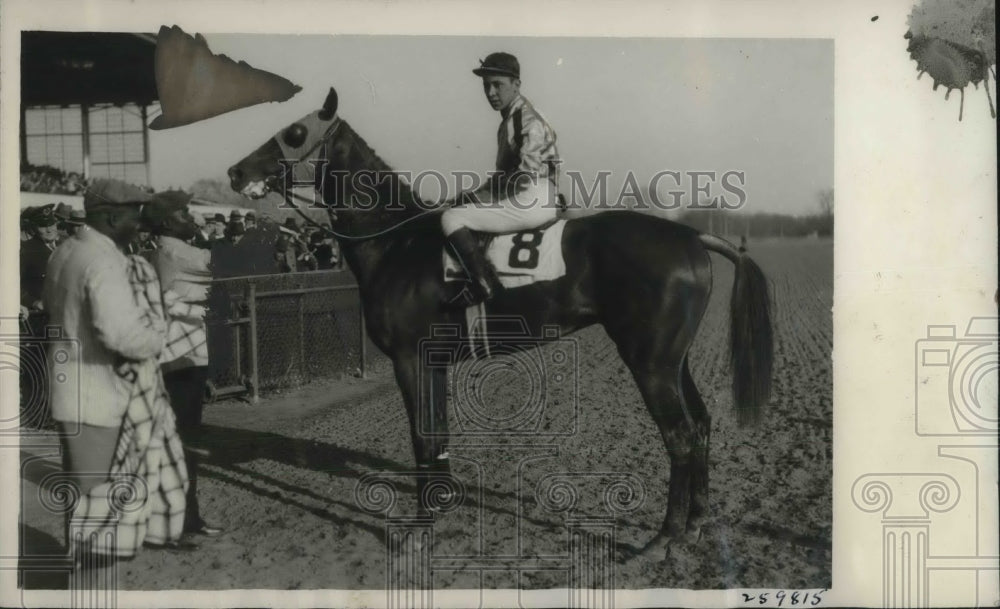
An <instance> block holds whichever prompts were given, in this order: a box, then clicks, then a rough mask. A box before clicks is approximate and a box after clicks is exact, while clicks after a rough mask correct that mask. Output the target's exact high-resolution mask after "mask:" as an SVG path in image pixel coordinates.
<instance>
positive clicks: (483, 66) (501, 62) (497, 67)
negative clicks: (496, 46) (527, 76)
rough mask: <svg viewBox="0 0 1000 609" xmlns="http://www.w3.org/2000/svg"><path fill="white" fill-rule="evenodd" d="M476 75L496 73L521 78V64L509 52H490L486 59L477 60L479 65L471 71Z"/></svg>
mask: <svg viewBox="0 0 1000 609" xmlns="http://www.w3.org/2000/svg"><path fill="white" fill-rule="evenodd" d="M472 73H473V74H475V75H476V76H489V75H491V74H498V75H500V76H513V77H514V78H521V64H520V63H518V61H517V57H514V56H513V55H511V54H510V53H504V52H499V53H490V54H489V55H487V56H486V59H480V60H479V67H478V68H476V69H475V70H473V71H472Z"/></svg>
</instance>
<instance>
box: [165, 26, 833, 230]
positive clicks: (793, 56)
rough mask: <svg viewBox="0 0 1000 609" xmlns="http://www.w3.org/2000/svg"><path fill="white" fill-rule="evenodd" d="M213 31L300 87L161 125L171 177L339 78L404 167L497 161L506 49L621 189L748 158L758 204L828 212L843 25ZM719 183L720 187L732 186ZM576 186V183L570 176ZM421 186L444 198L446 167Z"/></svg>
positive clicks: (581, 158) (564, 129) (222, 159)
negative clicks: (597, 33)
mask: <svg viewBox="0 0 1000 609" xmlns="http://www.w3.org/2000/svg"><path fill="white" fill-rule="evenodd" d="M205 37H206V40H207V41H208V45H209V48H210V49H211V50H212V51H213V52H215V53H221V54H225V55H228V56H229V57H231V58H233V59H234V60H243V61H246V62H247V63H249V64H250V65H252V66H254V67H256V68H260V69H263V70H268V71H271V72H274V73H276V74H279V75H281V76H283V77H285V78H288V79H289V80H291V81H292V82H293V83H295V84H297V85H299V86H301V87H302V91H301V92H299V93H298V94H297V95H295V96H294V97H293V98H291V99H290V100H288V101H286V102H283V103H265V104H261V105H258V106H254V107H250V108H244V109H240V110H236V111H233V112H230V113H227V114H224V115H221V116H218V117H214V118H211V119H207V120H204V121H200V122H198V123H194V124H192V125H187V126H184V127H178V128H173V129H167V130H163V131H150V150H151V166H152V168H151V178H152V186H153V187H154V188H157V189H161V188H167V187H187V186H189V185H190V184H192V183H194V182H195V181H197V180H198V179H203V178H210V179H220V180H226V170H227V169H228V167H229V166H230V165H232V164H233V163H235V162H236V161H238V160H239V159H240V158H242V157H243V156H245V155H246V154H247V153H249V152H250V151H251V150H253V149H254V148H256V147H257V146H259V145H260V144H261V143H263V142H264V141H265V140H266V139H267V138H269V137H270V136H272V135H273V134H274V133H275V132H276V131H277V130H279V129H281V128H283V127H285V126H287V125H288V124H290V123H292V122H294V121H295V120H296V119H297V118H299V117H301V116H303V115H305V114H307V113H309V112H311V111H313V110H315V109H317V108H318V107H319V106H321V105H322V102H323V100H324V99H325V97H326V93H327V91H328V90H329V88H330V87H331V86H333V87H335V88H336V89H337V92H338V95H339V99H340V106H339V108H340V109H339V114H340V116H341V118H343V119H345V120H346V121H347V122H348V123H350V124H351V125H352V127H353V128H354V129H355V131H357V132H358V133H359V134H360V135H361V136H362V137H363V138H365V140H366V141H367V142H368V143H369V145H371V146H372V147H373V148H374V149H375V150H376V152H378V153H379V155H380V156H382V158H384V159H385V160H386V161H387V162H389V164H390V165H392V166H393V167H394V168H395V169H397V170H402V171H409V172H411V174H412V175H416V174H418V173H420V172H423V171H428V170H437V171H442V172H452V171H476V172H479V173H480V174H485V172H486V171H489V170H491V169H492V168H493V164H494V161H495V155H496V129H497V126H498V124H499V118H500V117H499V115H498V114H497V113H496V112H495V111H493V110H492V109H491V108H490V106H489V105H488V103H487V102H486V99H485V97H484V96H483V92H482V88H481V85H480V81H479V79H478V78H477V77H475V76H474V75H473V74H472V73H471V69H472V68H473V67H476V66H477V65H478V60H479V59H482V58H484V57H486V55H487V54H489V53H490V52H492V51H498V50H502V51H507V52H510V53H513V54H514V55H516V56H517V57H518V58H519V60H520V63H521V80H522V85H521V92H522V93H523V94H524V96H525V97H527V98H528V99H529V100H530V101H531V102H532V104H533V105H534V106H535V107H536V108H537V109H538V110H539V111H540V112H541V113H542V115H543V116H545V118H546V119H547V120H548V122H549V123H550V124H551V126H552V127H553V128H554V129H555V131H556V133H557V137H558V140H557V145H558V148H559V152H560V155H561V157H562V158H563V165H562V168H563V171H564V172H567V171H573V172H578V174H579V175H580V176H581V179H582V180H583V182H584V183H585V184H586V185H587V186H588V187H590V186H591V185H592V182H593V179H594V177H595V176H597V175H598V173H599V172H610V177H609V178H608V182H607V183H608V191H609V197H610V199H611V200H612V201H613V200H615V199H616V198H617V197H618V196H619V193H620V190H621V188H622V185H623V184H624V182H625V179H626V175H628V174H629V173H630V172H631V173H632V174H633V175H635V176H636V178H637V183H638V184H640V185H641V187H642V188H645V186H646V184H648V183H649V180H650V178H651V177H652V176H654V175H655V174H656V173H657V172H660V171H664V170H670V171H678V172H690V171H715V172H717V175H718V176H720V178H721V175H722V174H723V173H725V172H728V171H739V172H744V176H745V183H744V185H743V190H744V191H745V192H746V202H745V206H744V210H745V211H748V212H778V213H789V214H796V215H799V214H809V213H814V212H816V211H817V210H818V203H817V193H818V192H819V191H820V190H822V189H825V188H830V187H832V186H833V179H834V178H833V171H834V168H833V133H834V131H833V107H834V98H833V89H834V77H833V74H834V73H833V69H834V66H833V42H832V40H823V39H712V38H698V39H653V38H634V39H632V38H507V37H496V38H488V37H445V36H413V37H402V36H290V35H232V34H226V35H213V34H209V35H206V36H205ZM701 181H702V182H703V183H704V182H705V181H708V180H706V179H705V178H701ZM715 184H716V185H715V187H713V190H712V193H711V194H712V195H716V194H723V195H725V194H726V193H725V191H723V190H721V189H719V181H718V180H717V181H716V183H715ZM562 186H563V189H564V190H565V189H568V188H569V182H568V178H566V177H565V176H564V179H563V182H562ZM669 190H681V191H686V192H688V193H690V192H691V183H690V178H685V177H682V184H681V185H680V188H678V187H677V185H676V184H675V183H674V182H673V181H672V179H671V178H665V179H664V180H663V181H661V182H660V192H661V193H663V195H662V197H661V199H662V200H663V201H669V200H670V197H669V196H668V195H666V191H669ZM421 193H422V194H424V195H425V196H427V197H428V198H432V199H435V198H440V192H439V188H438V186H437V183H436V182H434V181H432V180H426V181H424V182H423V183H422V184H421ZM727 196H729V197H730V198H731V199H733V197H731V195H727ZM702 198H703V197H701V196H699V195H694V199H698V200H700V199H702ZM690 200H692V196H691V195H685V196H684V202H685V204H687V203H688V202H690Z"/></svg>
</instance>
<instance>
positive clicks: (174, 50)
mask: <svg viewBox="0 0 1000 609" xmlns="http://www.w3.org/2000/svg"><path fill="white" fill-rule="evenodd" d="M155 69H156V88H157V91H158V92H159V96H160V108H161V110H162V114H161V115H160V116H157V117H156V118H155V119H153V122H152V123H150V125H149V127H150V129H169V128H170V127H179V126H181V125H188V124H191V123H194V122H196V121H200V120H203V119H206V118H211V117H213V116H218V115H220V114H224V113H226V112H229V111H231V110H238V109H240V108H246V107H248V106H253V105H256V104H260V103H264V102H283V101H286V100H288V99H290V98H291V97H292V96H293V95H295V94H296V93H298V92H299V91H301V90H302V87H299V86H297V85H294V84H292V83H291V82H290V81H288V80H287V79H285V78H282V77H280V76H278V75H277V74H272V73H271V72H265V71H264V70H258V69H257V68H254V67H252V66H250V65H249V64H247V63H246V62H244V61H241V62H239V63H237V62H235V61H233V60H232V59H230V58H229V57H226V56H225V55H215V54H213V53H212V51H211V50H209V48H208V43H207V42H206V41H205V38H204V37H202V36H201V34H197V35H195V36H194V37H192V36H190V35H188V34H186V33H184V31H183V30H181V28H179V27H177V26H176V25H175V26H174V27H169V28H168V27H167V26H162V27H161V28H160V32H159V34H158V35H157V39H156V58H155Z"/></svg>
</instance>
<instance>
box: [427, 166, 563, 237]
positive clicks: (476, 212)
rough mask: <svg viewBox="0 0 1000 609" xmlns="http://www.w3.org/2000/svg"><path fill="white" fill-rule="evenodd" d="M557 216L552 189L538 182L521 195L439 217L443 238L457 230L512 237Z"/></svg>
mask: <svg viewBox="0 0 1000 609" xmlns="http://www.w3.org/2000/svg"><path fill="white" fill-rule="evenodd" d="M558 214H559V201H558V195H557V193H556V189H555V186H554V185H553V184H552V183H551V182H550V181H549V180H539V183H538V184H533V185H529V186H528V187H527V188H526V189H524V190H522V191H521V192H519V193H517V194H515V195H513V196H510V197H505V198H501V199H497V200H487V201H480V202H477V203H473V204H467V205H463V206H461V207H452V208H451V209H448V210H447V211H445V212H444V213H443V214H442V215H441V228H442V229H444V234H445V236H448V235H450V234H452V233H453V232H455V231H457V230H459V229H461V228H469V229H472V230H474V231H480V232H485V233H512V232H516V231H521V230H528V229H532V228H535V227H537V226H541V225H542V224H545V223H546V222H548V221H550V220H554V219H555V218H556V216H557V215H558Z"/></svg>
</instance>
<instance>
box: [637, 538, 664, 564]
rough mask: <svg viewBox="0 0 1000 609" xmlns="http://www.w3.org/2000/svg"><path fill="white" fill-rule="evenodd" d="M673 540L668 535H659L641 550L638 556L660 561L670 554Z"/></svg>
mask: <svg viewBox="0 0 1000 609" xmlns="http://www.w3.org/2000/svg"><path fill="white" fill-rule="evenodd" d="M671 543H672V540H671V538H670V537H667V536H666V535H657V536H656V537H654V538H653V539H651V540H650V541H649V543H647V544H646V545H645V546H643V547H642V549H641V550H639V553H638V554H637V555H636V556H637V557H638V558H642V559H644V560H650V561H654V562H660V561H663V560H666V559H667V557H669V556H670V545H671Z"/></svg>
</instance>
